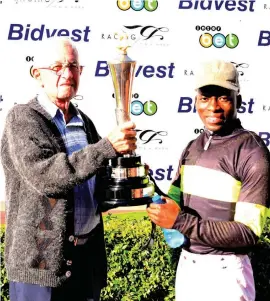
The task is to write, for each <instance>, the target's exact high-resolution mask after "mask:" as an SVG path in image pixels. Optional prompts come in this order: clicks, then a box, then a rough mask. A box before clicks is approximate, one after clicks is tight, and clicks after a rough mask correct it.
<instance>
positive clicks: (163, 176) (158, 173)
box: [149, 165, 174, 181]
mask: <svg viewBox="0 0 270 301" xmlns="http://www.w3.org/2000/svg"><path fill="white" fill-rule="evenodd" d="M173 172H174V169H173V166H172V165H169V167H168V168H166V169H164V168H156V169H151V168H150V169H149V174H150V175H151V176H152V177H153V178H154V179H155V180H156V181H162V180H167V181H171V180H172V177H173Z"/></svg>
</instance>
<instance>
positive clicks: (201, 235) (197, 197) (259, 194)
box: [147, 61, 270, 301]
mask: <svg viewBox="0 0 270 301" xmlns="http://www.w3.org/2000/svg"><path fill="white" fill-rule="evenodd" d="M196 76H197V86H196V90H197V96H196V109H197V112H198V114H199V116H200V118H201V120H202V122H203V123H204V126H205V131H204V132H203V133H202V134H201V135H200V136H199V137H198V138H197V139H195V140H193V141H191V142H190V143H189V144H188V146H187V147H186V149H185V150H184V152H183V154H182V157H181V158H180V162H179V167H178V170H177V173H176V176H175V178H174V180H173V182H172V185H171V187H170V189H169V193H168V196H169V197H170V198H164V200H165V201H166V204H164V205H158V204H151V206H150V207H149V208H148V209H147V211H148V214H149V217H150V218H151V220H152V221H153V222H155V223H156V224H157V225H159V226H161V227H164V228H173V229H177V230H179V231H180V232H182V233H183V234H184V235H185V236H186V243H185V244H184V246H183V250H182V254H181V257H180V261H179V264H178V268H177V275H176V300H177V301H180V300H181V301H198V300H200V301H217V300H218V301H225V300H226V301H228V300H229V301H240V300H241V301H244V300H246V301H253V300H255V289H254V280H253V273H252V267H251V264H250V260H249V258H248V256H247V253H248V251H249V250H250V249H251V248H252V247H253V246H254V245H255V244H256V243H257V241H258V238H259V236H260V235H261V233H262V230H263V227H264V223H265V220H266V216H267V207H268V206H269V188H270V187H269V168H270V163H269V162H270V159H269V151H268V149H267V147H266V146H265V145H264V143H263V141H262V140H261V139H260V137H258V136H257V135H256V134H255V133H254V132H250V131H248V130H245V129H244V128H243V127H242V126H241V122H240V120H239V119H238V118H237V108H239V107H240V105H241V96H240V94H239V91H240V89H239V82H238V73H237V70H236V69H235V67H234V66H233V64H231V63H228V62H224V61H212V62H207V63H205V64H203V67H202V69H201V70H200V72H199V73H198V74H197V75H196ZM178 204H179V205H180V207H179V206H178Z"/></svg>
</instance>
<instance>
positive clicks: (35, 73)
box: [30, 67, 44, 88]
mask: <svg viewBox="0 0 270 301" xmlns="http://www.w3.org/2000/svg"><path fill="white" fill-rule="evenodd" d="M30 72H31V75H32V77H33V78H34V79H36V80H37V81H38V82H39V83H40V85H41V87H42V88H43V87H44V85H43V83H42V79H41V74H40V71H39V69H38V68H35V67H32V68H31V70H30Z"/></svg>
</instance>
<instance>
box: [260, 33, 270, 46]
mask: <svg viewBox="0 0 270 301" xmlns="http://www.w3.org/2000/svg"><path fill="white" fill-rule="evenodd" d="M258 46H270V31H267V30H261V31H260V36H259V41H258Z"/></svg>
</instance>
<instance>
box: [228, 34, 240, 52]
mask: <svg viewBox="0 0 270 301" xmlns="http://www.w3.org/2000/svg"><path fill="white" fill-rule="evenodd" d="M238 44H239V39H238V36H237V35H236V34H234V33H230V34H228V35H227V36H226V45H227V47H228V48H235V47H237V46H238Z"/></svg>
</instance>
